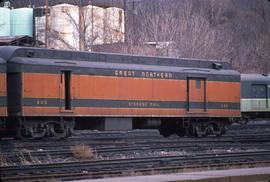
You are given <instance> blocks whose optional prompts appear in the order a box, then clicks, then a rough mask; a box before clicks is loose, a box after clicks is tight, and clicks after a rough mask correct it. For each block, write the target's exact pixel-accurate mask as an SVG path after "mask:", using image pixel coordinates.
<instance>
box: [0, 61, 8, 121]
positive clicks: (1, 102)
mask: <svg viewBox="0 0 270 182" xmlns="http://www.w3.org/2000/svg"><path fill="white" fill-rule="evenodd" d="M6 91H7V89H6V61H5V60H4V59H2V58H0V124H3V122H4V120H5V119H6V117H7V92H6Z"/></svg>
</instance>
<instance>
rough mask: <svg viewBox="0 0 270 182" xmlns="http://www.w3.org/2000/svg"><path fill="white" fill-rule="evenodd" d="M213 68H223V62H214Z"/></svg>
mask: <svg viewBox="0 0 270 182" xmlns="http://www.w3.org/2000/svg"><path fill="white" fill-rule="evenodd" d="M212 68H213V69H216V70H220V69H222V64H220V63H213V64H212Z"/></svg>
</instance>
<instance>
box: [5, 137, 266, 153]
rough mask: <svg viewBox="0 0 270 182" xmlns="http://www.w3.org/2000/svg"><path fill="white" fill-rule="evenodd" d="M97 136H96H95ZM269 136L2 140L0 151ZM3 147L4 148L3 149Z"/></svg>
mask: <svg viewBox="0 0 270 182" xmlns="http://www.w3.org/2000/svg"><path fill="white" fill-rule="evenodd" d="M96 135H97V134H96ZM269 141H270V134H253V135H252V134H249V135H247V134H241V135H224V136H222V137H219V138H217V137H206V138H179V137H171V138H163V137H148V136H146V135H143V136H134V137H132V136H127V137H125V136H122V137H119V138H111V135H108V136H107V135H105V136H104V135H103V136H95V137H94V138H93V137H85V136H82V137H81V138H70V139H67V140H56V141H48V140H42V141H39V140H29V141H20V142H18V141H16V140H4V141H0V144H1V151H2V152H5V151H8V152H10V151H22V150H29V151H37V150H50V149H58V148H59V149H69V148H70V146H75V145H79V144H85V145H89V146H92V147H98V146H115V145H122V146H126V145H130V144H131V143H134V144H141V145H143V144H149V143H156V144H157V145H163V144H176V145H177V144H185V143H192V144H195V145H196V144H197V143H213V142H215V143H261V142H269ZM3 146H4V147H3Z"/></svg>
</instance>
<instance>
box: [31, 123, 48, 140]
mask: <svg viewBox="0 0 270 182" xmlns="http://www.w3.org/2000/svg"><path fill="white" fill-rule="evenodd" d="M27 129H28V131H29V133H30V135H31V137H32V138H43V137H44V136H45V134H46V133H47V128H46V125H42V124H41V125H40V124H31V125H30V126H29V127H28V128H27Z"/></svg>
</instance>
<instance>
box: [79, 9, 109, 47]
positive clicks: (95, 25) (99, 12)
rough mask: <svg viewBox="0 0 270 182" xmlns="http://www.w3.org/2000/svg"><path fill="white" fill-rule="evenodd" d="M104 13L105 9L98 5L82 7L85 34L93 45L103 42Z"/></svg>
mask: <svg viewBox="0 0 270 182" xmlns="http://www.w3.org/2000/svg"><path fill="white" fill-rule="evenodd" d="M104 13H105V10H104V9H103V8H101V7H98V6H93V5H88V6H85V7H84V15H85V21H86V22H85V24H86V26H87V27H86V35H87V38H89V42H90V41H92V42H93V45H99V44H104V40H103V39H104Z"/></svg>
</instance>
